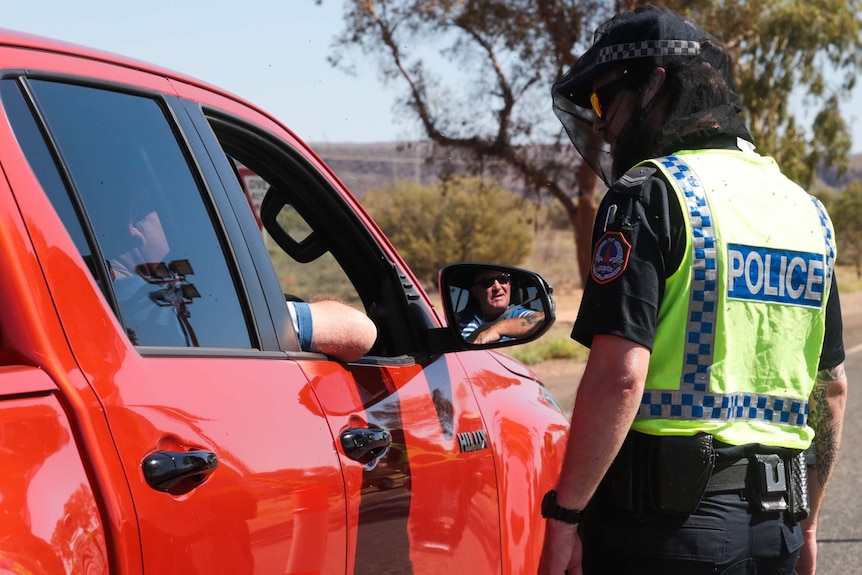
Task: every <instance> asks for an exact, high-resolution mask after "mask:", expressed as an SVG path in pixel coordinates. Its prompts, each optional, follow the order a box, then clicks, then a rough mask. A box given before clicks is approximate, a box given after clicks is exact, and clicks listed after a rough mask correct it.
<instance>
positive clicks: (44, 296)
mask: <svg viewBox="0 0 862 575" xmlns="http://www.w3.org/2000/svg"><path fill="white" fill-rule="evenodd" d="M0 63H2V68H3V69H7V70H27V71H28V73H33V72H36V73H56V74H62V75H63V77H66V78H71V79H81V80H84V81H87V82H89V81H98V82H106V83H110V84H112V85H116V86H132V87H135V88H136V89H145V90H148V91H152V92H153V93H158V94H165V95H168V96H179V97H180V98H183V99H187V100H190V101H193V102H197V103H198V104H199V105H201V106H204V107H211V108H213V109H218V110H219V111H221V112H223V113H226V114H230V115H233V116H236V117H238V118H242V119H244V120H246V121H247V122H249V123H252V124H254V125H256V126H258V127H260V128H262V129H263V130H266V131H268V132H270V133H271V134H273V135H275V136H276V137H277V138H280V139H281V140H283V141H284V142H286V143H287V144H288V145H289V146H290V147H292V148H294V149H296V150H298V151H299V152H300V153H301V154H302V156H303V157H304V158H305V160H306V161H307V162H308V163H309V164H310V165H312V166H314V168H315V169H317V170H318V171H319V172H320V174H322V175H323V176H324V177H325V178H326V179H327V181H328V182H329V184H330V185H331V186H332V188H333V189H334V190H336V191H337V193H338V194H340V196H341V197H342V199H343V201H344V202H345V203H346V204H347V205H348V206H349V207H350V209H351V210H353V212H354V213H355V214H356V217H357V218H358V219H359V221H361V222H362V225H364V226H365V228H366V229H367V230H368V232H369V233H370V235H371V236H372V237H373V238H374V240H375V241H376V242H377V243H379V245H380V247H381V249H382V250H383V252H384V253H385V254H386V256H387V257H388V258H389V259H390V260H391V261H393V262H395V263H396V264H397V265H398V266H400V269H401V270H403V273H404V281H405V282H412V283H413V284H414V285H416V286H418V285H419V284H418V282H417V281H416V278H415V277H414V276H413V275H412V273H411V272H410V271H409V268H407V266H406V265H404V263H403V261H402V260H401V259H400V257H399V256H398V254H397V252H396V251H395V249H394V248H393V247H392V246H391V244H390V243H389V241H388V240H387V239H386V237H385V236H384V235H383V234H382V232H381V231H380V230H379V229H378V228H377V226H376V225H375V224H374V223H373V221H372V220H371V218H370V217H369V216H368V214H367V213H366V212H365V211H364V210H363V208H362V207H361V205H360V203H359V202H358V201H357V200H356V198H354V197H353V196H352V195H351V194H350V192H349V191H348V190H347V189H346V188H345V186H344V185H343V184H342V183H341V182H340V180H339V179H338V178H337V176H336V175H335V174H334V173H333V172H332V171H331V170H330V169H329V168H328V167H327V166H326V165H325V164H324V163H323V162H322V161H321V159H320V158H319V157H318V156H316V155H315V154H314V152H313V151H312V150H311V149H310V148H309V147H308V146H306V145H305V144H304V143H303V142H301V141H300V140H299V139H298V138H297V137H296V136H295V135H294V134H292V133H291V132H290V131H289V130H288V129H287V128H286V127H285V126H283V125H282V124H281V123H279V122H278V121H277V120H275V119H274V118H272V117H271V116H269V115H267V114H266V113H265V112H263V111H261V110H259V109H257V108H255V107H253V106H251V105H250V104H248V103H246V102H244V101H242V100H241V99H238V98H236V97H234V96H232V95H230V94H228V93H226V92H224V91H222V90H219V89H217V88H214V87H212V86H208V85H206V84H204V83H202V82H198V81H196V80H194V79H192V78H188V77H183V76H180V75H178V74H175V73H173V72H170V71H167V70H165V69H161V68H157V67H154V66H150V65H147V64H143V63H140V62H135V61H133V60H128V59H125V58H121V57H119V56H114V55H111V54H107V53H103V52H98V51H95V50H89V49H84V48H80V47H74V46H70V45H67V44H62V43H56V42H52V41H48V40H44V39H39V38H34V37H31V36H27V35H20V34H14V33H9V32H4V31H0ZM0 170H2V177H0V277H2V278H3V281H2V282H0V297H2V298H3V301H4V308H5V311H3V312H2V315H0V333H2V349H0V449H2V450H3V453H4V454H6V457H5V458H4V460H5V462H6V467H5V468H4V473H3V476H2V478H0V494H2V499H0V512H2V513H0V572H11V573H19V572H41V573H47V574H53V573H70V572H74V573H84V572H86V573H106V572H114V573H150V574H159V575H162V574H171V573H177V574H180V573H182V574H185V573H232V574H243V573H355V572H357V573H361V572H368V573H371V572H383V571H382V570H383V569H384V568H386V569H389V570H390V571H389V572H399V573H409V572H416V573H437V572H444V571H446V570H448V571H453V568H452V566H453V565H458V569H457V572H459V573H461V572H464V573H469V572H475V573H483V574H484V573H505V574H513V573H526V572H530V571H531V570H532V571H533V572H534V571H535V566H536V565H537V561H538V554H539V551H540V548H541V535H542V531H543V528H544V524H543V521H542V519H541V517H540V514H539V502H540V500H541V496H542V494H543V493H544V491H545V490H547V489H549V488H550V487H552V486H553V481H554V478H555V476H556V473H557V471H558V469H559V466H560V464H561V460H562V451H563V446H564V442H565V436H566V433H567V431H568V425H567V422H566V420H565V417H564V416H563V414H562V413H561V412H560V411H559V410H558V409H557V408H556V407H555V406H554V405H553V402H552V400H550V398H549V397H548V396H547V394H546V393H544V392H543V390H542V387H541V386H540V384H538V383H537V381H536V380H535V377H534V376H533V375H532V374H531V373H530V372H529V370H527V369H526V368H524V367H523V366H521V365H520V364H518V363H517V362H514V361H513V360H511V359H510V358H507V357H506V356H503V355H500V354H498V353H496V352H490V351H469V352H461V353H445V354H441V355H439V356H436V357H434V358H433V360H430V361H427V362H423V363H421V364H420V363H416V362H412V361H402V362H398V361H394V362H390V363H386V362H382V363H379V364H375V363H362V362H359V363H356V364H348V365H345V364H343V363H339V362H335V361H326V360H322V359H321V358H319V357H316V358H315V357H309V358H304V357H303V356H301V355H297V356H295V357H291V358H286V357H285V356H284V355H283V354H277V353H271V354H266V353H247V354H233V355H231V354H220V353H211V354H198V355H194V354H186V355H184V354H175V355H171V354H158V353H144V354H142V353H139V350H137V349H136V348H135V346H134V345H132V343H131V342H130V340H129V338H128V337H127V336H126V332H125V331H124V328H123V326H122V325H121V323H120V321H119V320H118V318H117V316H116V314H115V313H114V311H113V309H112V307H111V305H110V303H109V302H108V301H107V300H106V299H105V297H104V296H103V294H102V291H101V289H100V287H99V285H98V283H97V281H96V280H95V279H94V277H93V275H92V273H91V271H90V270H89V268H88V266H87V264H86V263H85V262H84V260H83V259H82V257H81V255H80V253H79V252H78V249H77V248H76V246H75V243H74V242H73V240H72V238H71V236H70V234H69V232H67V231H66V228H65V226H64V223H63V221H62V220H61V218H60V216H58V214H57V212H56V211H55V210H54V207H53V206H52V204H51V202H50V201H49V199H48V197H47V196H46V194H45V192H44V191H43V190H42V186H41V185H40V182H39V180H38V179H37V177H36V176H35V175H34V172H33V170H32V169H31V167H30V164H29V162H28V159H27V158H26V157H25V155H24V153H23V152H22V149H21V146H20V145H19V143H18V140H17V139H16V136H15V133H14V132H13V131H12V129H11V127H10V125H9V123H8V122H6V121H3V122H0ZM417 294H418V295H417V302H416V305H420V306H423V307H424V308H426V309H427V310H428V314H429V317H432V318H434V321H436V322H437V325H438V327H444V326H443V322H442V320H441V318H440V316H439V314H437V312H436V310H434V306H433V304H432V302H431V300H430V298H429V297H428V296H427V294H426V293H425V292H423V291H422V290H421V289H417ZM369 426H378V427H380V428H385V429H386V430H388V431H389V432H390V433H391V435H392V443H391V445H390V446H389V448H388V449H387V450H386V451H385V452H383V453H382V454H381V455H380V456H379V457H375V458H374V460H373V461H372V462H370V463H367V464H361V463H359V462H358V461H355V460H353V459H351V458H350V457H348V456H347V455H346V453H345V448H344V446H343V445H342V443H341V441H339V438H340V437H341V436H342V434H344V432H345V431H349V430H350V429H352V428H368V427H369ZM155 452H170V453H210V452H211V453H217V455H218V462H219V463H218V467H217V469H215V471H211V472H210V473H206V474H201V475H199V476H196V477H195V478H194V481H195V482H196V483H195V484H194V485H193V486H190V487H189V488H188V489H184V490H182V491H177V492H175V493H172V492H163V491H158V490H155V489H153V488H152V487H151V486H150V485H149V484H148V482H147V479H146V478H145V476H144V473H143V472H142V468H143V465H144V462H145V461H146V460H147V458H148V457H150V456H151V455H152V454H153V453H155ZM399 565H403V570H402V569H400V568H399ZM453 572H454V571H453Z"/></svg>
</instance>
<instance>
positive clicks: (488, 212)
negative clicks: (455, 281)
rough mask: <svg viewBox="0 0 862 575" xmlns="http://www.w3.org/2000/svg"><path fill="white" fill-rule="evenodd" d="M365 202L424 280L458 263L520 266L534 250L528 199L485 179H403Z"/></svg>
mask: <svg viewBox="0 0 862 575" xmlns="http://www.w3.org/2000/svg"><path fill="white" fill-rule="evenodd" d="M362 203H363V205H364V206H365V207H366V209H367V210H368V212H369V213H370V214H371V216H372V217H373V218H374V220H375V221H376V222H377V224H378V225H379V226H380V227H381V228H382V229H383V231H384V233H385V234H386V235H387V236H388V237H389V239H390V241H392V243H393V244H394V245H395V246H396V247H397V248H398V251H399V252H400V253H401V255H402V256H403V257H404V259H405V260H406V261H407V263H408V264H409V265H410V268H411V269H412V270H413V271H414V272H415V273H416V275H417V276H419V278H420V279H422V280H423V281H427V282H430V283H431V284H432V285H433V284H435V283H436V281H437V272H438V270H439V269H440V268H441V267H442V266H443V265H445V264H447V263H452V262H466V261H473V262H494V263H502V264H509V265H518V264H519V263H520V262H521V261H523V260H524V258H526V257H527V255H529V253H530V250H531V249H532V241H533V235H532V228H531V221H530V220H529V219H528V218H526V217H525V216H524V209H523V208H524V206H523V204H524V200H523V198H521V197H519V196H518V195H516V194H514V193H512V192H510V191H508V190H505V189H503V188H502V187H500V186H499V185H497V184H494V183H488V182H487V181H483V180H481V179H479V178H459V177H455V178H452V179H449V180H446V181H443V182H442V183H441V184H440V185H439V186H426V185H422V184H419V183H418V182H413V181H410V180H401V181H399V182H396V183H395V184H392V185H390V186H386V187H384V188H382V189H380V190H376V191H371V192H367V193H365V194H364V195H363V197H362Z"/></svg>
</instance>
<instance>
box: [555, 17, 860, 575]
mask: <svg viewBox="0 0 862 575" xmlns="http://www.w3.org/2000/svg"><path fill="white" fill-rule="evenodd" d="M553 99H554V109H555V112H556V114H557V115H558V117H559V118H560V120H561V121H562V123H563V125H564V127H565V128H566V130H567V132H568V134H569V136H570V137H571V139H572V142H573V143H574V144H575V146H576V147H577V148H578V151H579V152H580V154H581V156H582V157H583V159H584V161H586V162H588V163H590V165H591V166H592V167H593V168H594V169H595V170H596V172H597V173H598V174H599V175H600V176H601V177H602V178H603V179H604V180H605V183H607V184H608V185H609V190H608V193H607V194H606V196H605V197H604V199H603V201H602V203H601V206H600V208H599V212H598V216H597V218H596V222H595V227H594V233H593V240H594V252H593V253H594V255H593V263H592V269H591V273H590V277H589V279H588V280H587V283H586V285H585V288H584V294H583V300H582V303H581V307H580V311H579V314H578V318H577V321H576V323H575V326H574V329H573V331H572V337H573V338H574V339H575V340H577V341H579V342H581V343H583V344H584V345H586V346H588V347H590V356H589V360H588V362H587V366H586V370H585V373H584V375H583V378H582V380H581V382H580V385H579V388H578V392H577V398H576V402H575V406H574V411H573V414H572V425H571V432H570V436H569V440H568V446H567V451H566V456H565V459H564V463H563V468H562V470H561V472H560V477H559V480H558V482H557V484H556V489H555V490H552V491H550V492H548V493H547V494H546V495H545V496H544V498H543V500H542V505H541V506H542V515H543V516H544V517H546V518H547V521H546V532H545V542H544V548H543V551H542V560H541V565H540V568H539V572H540V573H542V574H546V573H550V574H554V575H560V574H562V573H563V572H564V571H566V570H567V571H568V573H569V574H570V575H572V574H577V573H581V572H583V573H587V574H588V575H589V574H593V573H602V574H605V573H614V574H623V573H639V574H641V573H661V574H663V575H668V574H672V573H685V574H687V575H692V574H698V573H754V572H757V573H792V572H793V569H794V566H795V567H796V569H797V571H798V572H799V573H813V572H814V568H815V559H816V525H817V515H818V512H819V509H820V506H821V502H822V499H823V494H824V491H825V488H826V484H827V483H828V480H829V477H830V475H831V472H832V468H833V465H834V462H835V458H836V456H837V452H838V447H839V438H840V431H841V423H842V419H843V414H844V401H845V397H846V388H847V380H846V377H845V374H844V367H843V361H844V344H843V340H842V334H841V329H842V326H841V315H840V307H839V301H838V290H837V288H836V285H835V278H834V275H833V264H834V260H835V243H834V239H833V229H832V224H831V222H830V220H829V217H828V215H827V214H826V212H825V211H824V209H823V207H822V205H821V204H820V203H819V202H818V201H817V200H816V199H814V198H813V197H811V196H809V195H808V194H807V193H806V192H805V191H803V190H802V189H800V188H799V187H798V186H797V185H795V184H794V183H793V182H791V181H790V180H789V179H787V178H786V177H785V176H783V175H782V173H781V172H780V170H779V168H778V167H777V165H776V163H775V162H774V160H772V159H771V158H768V157H764V156H761V155H759V154H757V153H756V152H755V151H754V146H753V144H752V143H751V136H750V134H749V132H748V130H747V128H746V127H745V125H744V124H743V122H742V121H741V120H740V118H739V116H738V111H739V107H738V103H737V102H738V99H737V97H736V95H735V93H734V91H733V83H732V74H731V63H730V59H729V56H728V54H727V51H726V49H725V47H724V46H723V45H722V44H721V43H720V42H719V41H718V40H716V39H715V38H714V37H712V36H711V35H709V34H708V33H707V32H705V31H704V30H702V29H701V28H699V27H698V26H696V25H695V24H693V23H692V22H691V21H689V20H687V19H684V18H682V17H681V16H679V15H678V14H675V13H674V12H671V11H668V10H664V9H659V8H655V7H652V6H643V7H640V8H638V9H636V10H634V11H629V12H625V13H622V14H619V15H617V16H615V17H614V18H612V19H610V20H609V21H607V22H606V23H604V24H603V25H602V26H600V27H599V29H598V30H597V31H596V34H595V39H594V44H593V46H592V47H591V48H590V49H589V50H588V51H587V52H586V53H585V54H584V55H583V56H582V57H581V58H580V59H579V61H578V63H577V64H576V65H575V66H574V67H573V68H572V69H571V70H569V71H568V72H567V73H566V74H565V75H564V76H563V77H562V78H561V79H560V80H559V81H558V82H557V83H556V84H555V85H554V88H553ZM601 139H603V140H604V142H605V145H604V147H602V146H601V145H597V144H596V142H597V140H598V141H599V144H601ZM812 442H813V446H814V449H812V450H808V452H806V451H805V450H806V448H808V447H809V446H810V445H812ZM813 452H816V457H814V456H813V455H811V454H812V453H813ZM806 456H808V459H807V460H804V459H803V457H806ZM809 465H810V467H809ZM806 470H808V471H809V473H810V475H808V486H807V488H806V485H805V483H806ZM797 560H798V562H797Z"/></svg>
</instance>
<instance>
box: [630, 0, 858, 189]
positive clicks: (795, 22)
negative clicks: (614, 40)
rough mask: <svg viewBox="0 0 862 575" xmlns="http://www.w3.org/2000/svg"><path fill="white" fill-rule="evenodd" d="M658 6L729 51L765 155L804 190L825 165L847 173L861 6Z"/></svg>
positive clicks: (741, 1)
mask: <svg viewBox="0 0 862 575" xmlns="http://www.w3.org/2000/svg"><path fill="white" fill-rule="evenodd" d="M639 3H642V2H639ZM655 3H656V4H658V5H661V6H666V7H668V8H671V9H674V10H677V11H679V12H680V13H683V14H685V15H687V16H689V17H691V18H692V19H693V20H694V21H695V22H697V23H699V24H701V25H702V26H703V27H704V28H706V29H707V30H709V31H710V32H712V33H713V34H714V35H715V36H716V37H717V38H718V39H719V40H721V41H723V42H724V43H725V45H726V46H728V49H729V51H730V54H731V57H732V58H733V61H734V64H735V68H734V72H735V76H736V80H737V92H738V94H739V96H740V99H741V100H742V108H743V115H744V117H745V118H746V123H747V124H748V126H749V129H750V131H751V135H752V137H753V139H754V142H755V144H757V148H758V151H759V152H760V153H762V154H768V155H771V156H773V157H775V159H776V160H777V161H778V164H779V165H780V166H781V168H782V171H783V172H784V173H785V174H787V175H788V176H789V177H790V178H791V179H793V180H794V181H795V182H797V183H798V184H800V185H801V186H803V187H806V188H807V187H809V186H810V185H811V183H812V182H813V181H814V176H815V172H816V169H817V168H818V167H819V166H820V165H821V164H825V165H827V166H833V167H836V168H837V169H838V172H839V175H840V174H841V173H843V171H844V170H845V169H846V167H847V154H848V153H849V151H850V148H851V138H850V133H849V130H848V127H847V123H846V122H845V120H844V118H843V117H842V116H841V113H840V110H839V107H838V104H839V102H840V101H841V100H842V99H846V98H847V97H848V96H849V94H850V90H852V88H853V86H854V85H855V82H856V76H857V74H858V71H859V67H860V65H862V17H860V10H862V1H860V0H849V1H846V0H759V1H758V2H750V1H747V0H730V1H725V0H694V1H692V0H671V1H666V2H655ZM799 114H802V115H801V116H800V115H799ZM806 116H807V117H806Z"/></svg>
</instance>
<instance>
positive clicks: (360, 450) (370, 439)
mask: <svg viewBox="0 0 862 575" xmlns="http://www.w3.org/2000/svg"><path fill="white" fill-rule="evenodd" d="M390 443H392V434H391V433H389V432H388V431H386V430H385V429H382V428H380V427H369V428H367V429H366V428H362V427H351V428H349V429H345V430H344V431H343V432H342V433H341V447H342V448H344V454H345V455H347V457H349V458H350V459H352V460H354V461H358V462H359V463H362V464H363V465H365V464H368V463H370V462H371V461H373V460H374V459H375V458H376V457H379V456H381V455H383V454H384V453H385V452H386V448H388V447H389V444H390Z"/></svg>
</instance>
